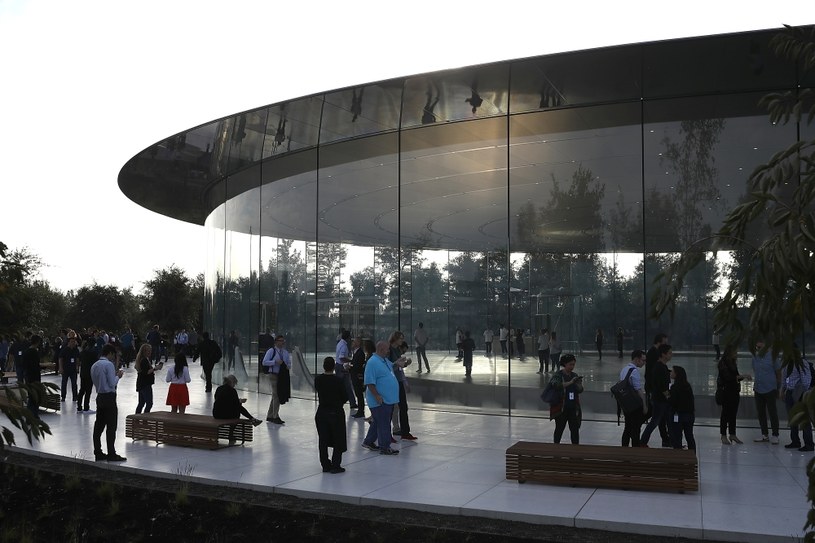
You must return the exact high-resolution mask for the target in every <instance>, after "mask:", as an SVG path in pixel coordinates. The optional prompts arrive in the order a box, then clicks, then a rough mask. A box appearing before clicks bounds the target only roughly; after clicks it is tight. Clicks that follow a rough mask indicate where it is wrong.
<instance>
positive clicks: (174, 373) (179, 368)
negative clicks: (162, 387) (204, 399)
mask: <svg viewBox="0 0 815 543" xmlns="http://www.w3.org/2000/svg"><path fill="white" fill-rule="evenodd" d="M165 381H167V382H168V383H170V389H169V390H168V391H167V405H169V406H170V408H171V411H172V412H173V413H184V412H185V411H186V410H187V406H188V405H190V391H189V389H188V388H187V383H189V382H190V381H191V379H190V368H188V367H187V357H186V355H184V354H182V353H178V354H177V355H175V367H173V368H169V369H168V370H167V378H166V379H165Z"/></svg>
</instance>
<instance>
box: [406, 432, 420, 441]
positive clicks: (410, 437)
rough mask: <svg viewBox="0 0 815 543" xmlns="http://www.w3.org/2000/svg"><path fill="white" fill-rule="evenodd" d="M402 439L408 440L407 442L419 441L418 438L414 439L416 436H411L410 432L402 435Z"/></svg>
mask: <svg viewBox="0 0 815 543" xmlns="http://www.w3.org/2000/svg"><path fill="white" fill-rule="evenodd" d="M402 439H407V440H409V441H416V440H417V439H419V438H418V437H416V436H414V435H413V434H411V433H410V432H408V433H406V434H402Z"/></svg>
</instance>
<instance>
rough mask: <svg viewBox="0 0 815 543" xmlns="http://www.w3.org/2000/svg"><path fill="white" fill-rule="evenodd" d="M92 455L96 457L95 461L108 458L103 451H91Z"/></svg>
mask: <svg viewBox="0 0 815 543" xmlns="http://www.w3.org/2000/svg"><path fill="white" fill-rule="evenodd" d="M93 457H94V458H96V461H97V462H101V461H103V460H107V459H108V455H106V454H105V453H101V452H95V453H93Z"/></svg>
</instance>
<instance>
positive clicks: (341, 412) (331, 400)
mask: <svg viewBox="0 0 815 543" xmlns="http://www.w3.org/2000/svg"><path fill="white" fill-rule="evenodd" d="M323 371H324V373H323V374H322V375H318V376H317V377H315V378H314V388H315V389H316V390H317V414H316V415H314V423H315V424H316V425H317V436H318V445H317V446H318V448H319V454H320V464H321V465H322V466H323V472H325V473H342V472H344V471H345V468H344V467H342V465H341V464H342V453H344V452H345V451H346V450H348V443H347V438H346V435H345V409H343V405H344V404H345V402H347V401H348V395H347V393H346V391H345V385H344V384H343V382H342V380H341V379H339V378H338V377H337V376H336V375H335V374H334V357H332V356H327V357H326V358H325V360H323ZM329 447H331V448H332V449H333V451H332V454H331V459H330V460H329V459H328V448H329Z"/></svg>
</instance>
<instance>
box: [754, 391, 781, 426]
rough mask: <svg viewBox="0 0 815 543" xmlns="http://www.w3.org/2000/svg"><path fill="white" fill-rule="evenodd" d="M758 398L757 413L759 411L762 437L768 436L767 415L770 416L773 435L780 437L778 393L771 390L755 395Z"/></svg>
mask: <svg viewBox="0 0 815 543" xmlns="http://www.w3.org/2000/svg"><path fill="white" fill-rule="evenodd" d="M755 396H756V411H758V425H759V426H761V435H763V436H766V435H768V434H767V413H768V412H769V414H770V428H772V431H773V435H774V436H778V428H779V425H778V402H777V400H778V392H776V391H775V390H771V391H770V392H765V393H764V394H760V393H758V392H756V393H755Z"/></svg>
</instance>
